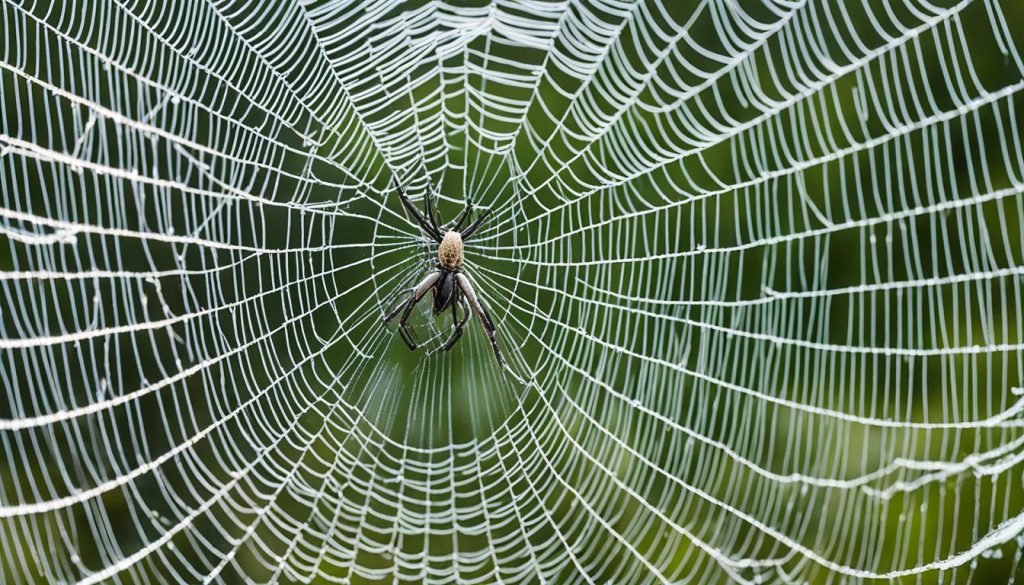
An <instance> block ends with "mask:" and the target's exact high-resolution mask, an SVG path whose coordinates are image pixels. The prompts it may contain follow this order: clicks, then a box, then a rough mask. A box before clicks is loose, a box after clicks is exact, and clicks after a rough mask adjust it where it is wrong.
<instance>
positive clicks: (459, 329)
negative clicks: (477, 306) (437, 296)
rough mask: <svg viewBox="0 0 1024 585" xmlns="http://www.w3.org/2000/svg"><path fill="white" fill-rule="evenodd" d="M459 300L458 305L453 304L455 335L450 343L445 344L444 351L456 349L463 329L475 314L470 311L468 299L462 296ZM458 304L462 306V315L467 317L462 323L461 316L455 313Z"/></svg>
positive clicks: (463, 318)
mask: <svg viewBox="0 0 1024 585" xmlns="http://www.w3.org/2000/svg"><path fill="white" fill-rule="evenodd" d="M458 300H459V302H458V303H452V324H454V325H455V333H453V334H452V338H451V339H449V340H448V343H446V344H444V347H443V348H442V349H444V350H445V351H448V350H449V349H451V348H452V347H454V346H455V342H456V341H458V340H459V338H460V337H462V328H463V327H465V326H466V322H467V321H469V316H470V315H472V314H473V313H472V312H471V311H470V310H469V304H468V303H467V302H466V297H465V296H464V295H461V294H460V295H459V299H458ZM457 304H461V305H462V313H463V315H465V316H464V317H462V320H461V321H459V315H458V313H457V312H456V311H455V306H456V305H457Z"/></svg>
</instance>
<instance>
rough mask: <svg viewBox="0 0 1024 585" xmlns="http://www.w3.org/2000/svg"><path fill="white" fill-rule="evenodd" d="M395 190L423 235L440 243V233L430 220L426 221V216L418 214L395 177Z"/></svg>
mask: <svg viewBox="0 0 1024 585" xmlns="http://www.w3.org/2000/svg"><path fill="white" fill-rule="evenodd" d="M395 190H396V191H398V199H399V200H401V202H402V206H403V207H405V210H406V211H407V212H408V213H409V214H410V215H412V217H413V219H414V220H416V223H417V224H418V225H419V226H420V230H421V231H422V232H423V235H425V236H427V237H428V238H430V239H432V240H434V241H435V242H437V243H441V233H440V232H439V231H438V230H437V228H435V227H434V226H433V225H431V223H432V222H428V221H427V218H425V217H423V216H422V215H420V212H419V211H418V210H417V209H416V206H415V205H413V204H412V201H409V196H408V195H406V194H405V189H402V186H401V185H399V184H398V179H395Z"/></svg>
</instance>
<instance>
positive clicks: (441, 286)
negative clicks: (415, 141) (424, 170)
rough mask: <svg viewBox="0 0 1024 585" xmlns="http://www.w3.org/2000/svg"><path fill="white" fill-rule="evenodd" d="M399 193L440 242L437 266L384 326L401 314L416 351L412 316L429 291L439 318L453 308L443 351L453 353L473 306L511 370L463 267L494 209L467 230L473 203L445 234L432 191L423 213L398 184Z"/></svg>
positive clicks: (423, 227) (405, 332) (425, 199)
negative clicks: (451, 328) (451, 329)
mask: <svg viewBox="0 0 1024 585" xmlns="http://www.w3.org/2000/svg"><path fill="white" fill-rule="evenodd" d="M395 190H396V192H397V193H398V197H399V199H401V200H402V205H403V206H405V209H406V210H407V211H408V212H409V213H410V214H412V216H413V218H414V219H415V220H416V223H417V224H419V227H420V230H421V231H422V232H423V234H424V235H425V236H427V237H428V238H430V239H431V240H433V241H435V242H437V266H436V267H435V268H434V270H431V271H430V273H429V274H427V276H426V278H424V279H423V280H422V281H420V283H419V284H418V285H416V287H415V288H413V289H412V294H411V295H410V296H409V299H408V300H406V301H403V302H402V303H400V304H399V305H398V306H397V307H395V309H394V310H393V311H391V313H390V314H388V315H387V316H386V317H384V324H385V325H390V324H391V321H393V320H394V318H395V317H396V316H397V315H398V313H400V312H401V313H402V318H401V319H400V320H399V321H398V331H399V332H400V333H401V335H402V340H403V341H405V344H406V345H408V346H409V349H410V350H413V351H415V350H416V348H417V347H418V345H417V344H416V340H415V339H414V338H413V331H412V326H410V325H409V316H410V315H412V310H413V307H415V306H416V303H418V302H419V301H420V299H422V298H423V296H424V295H426V294H427V291H430V292H432V293H433V300H434V314H435V315H440V314H441V313H443V312H444V311H445V310H447V309H448V308H449V307H450V308H451V311H452V323H453V324H454V326H455V331H454V332H453V333H452V336H451V338H449V339H448V341H447V343H445V344H444V347H443V348H442V349H444V351H448V350H450V349H451V348H452V347H453V346H454V345H455V343H456V342H457V341H458V340H459V338H460V337H462V328H463V327H464V326H465V325H466V322H467V321H469V317H470V315H471V314H472V313H471V311H470V307H472V309H473V312H476V315H477V318H479V319H480V324H481V325H482V326H483V328H484V331H485V332H486V333H487V338H488V339H490V341H491V347H492V348H494V356H495V357H496V358H498V363H499V364H501V366H502V367H504V368H506V369H507V368H508V364H507V363H506V362H505V358H504V356H502V354H501V349H500V348H499V347H498V340H497V339H496V338H495V327H494V322H493V321H491V316H490V313H488V312H487V308H486V307H484V305H483V304H482V303H481V302H480V299H479V298H477V296H476V291H475V290H474V289H473V282H472V280H470V278H469V275H468V274H466V273H465V272H463V270H462V264H463V261H464V260H465V256H464V254H463V245H464V244H465V243H466V242H468V241H469V239H470V238H471V237H472V236H473V234H474V233H475V232H476V230H477V229H478V228H479V227H480V225H481V224H482V223H483V221H484V220H485V219H486V218H487V215H488V214H489V213H490V210H488V211H485V212H484V213H483V214H481V215H480V217H478V218H477V220H476V221H474V222H473V223H472V224H470V225H469V227H467V228H466V229H464V230H463V229H462V225H463V224H464V223H465V222H466V219H468V218H469V215H470V213H471V212H472V210H473V204H472V203H470V204H469V205H467V206H466V208H465V209H463V210H462V214H461V215H460V216H459V217H458V219H457V220H456V221H455V223H454V225H452V227H451V229H447V230H443V231H442V229H441V228H440V227H438V225H437V224H438V221H437V218H436V215H437V208H436V205H431V201H430V189H427V191H426V193H424V194H423V213H422V214H421V213H420V212H419V211H418V210H417V209H416V206H415V205H413V204H412V202H411V201H409V197H408V196H406V194H405V191H404V190H403V189H402V187H401V186H400V185H399V184H398V182H397V181H396V182H395ZM458 306H461V307H462V313H463V317H462V319H459V315H458V311H457V309H456V307H458Z"/></svg>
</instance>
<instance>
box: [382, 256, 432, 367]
mask: <svg viewBox="0 0 1024 585" xmlns="http://www.w3.org/2000/svg"><path fill="white" fill-rule="evenodd" d="M440 278H441V271H440V270H435V271H433V272H431V273H430V274H428V275H427V276H426V278H424V279H423V280H422V281H421V282H420V283H419V284H418V285H417V286H416V288H414V289H413V291H412V295H411V296H410V297H409V300H407V301H405V302H403V303H401V304H399V305H398V306H397V307H395V309H394V310H393V311H391V312H390V313H388V315H387V316H386V317H384V324H385V325H388V324H390V323H391V321H392V320H394V318H395V316H397V315H398V313H399V312H401V311H402V310H403V309H404V312H403V313H402V319H401V320H400V321H399V322H398V330H399V333H400V334H401V335H402V340H403V341H405V344H406V345H408V346H409V349H411V350H415V349H416V347H417V345H416V341H415V340H414V339H413V336H412V328H411V327H409V324H408V321H409V315H411V314H412V309H413V307H415V306H416V303H418V302H419V300H420V299H422V298H423V295H425V294H427V291H428V290H431V289H432V288H433V287H434V285H436V284H437V281H438V279H440Z"/></svg>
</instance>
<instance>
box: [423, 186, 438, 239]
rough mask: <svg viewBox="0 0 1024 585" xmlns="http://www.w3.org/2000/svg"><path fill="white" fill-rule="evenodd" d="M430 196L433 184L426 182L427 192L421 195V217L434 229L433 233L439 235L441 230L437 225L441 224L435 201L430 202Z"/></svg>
mask: <svg viewBox="0 0 1024 585" xmlns="http://www.w3.org/2000/svg"><path fill="white" fill-rule="evenodd" d="M431 195H434V184H433V183H431V182H429V181H427V190H426V192H424V193H423V215H425V216H426V218H427V221H429V222H430V225H431V226H432V227H433V228H434V231H435V232H437V233H438V234H440V233H441V228H440V227H438V225H439V224H440V223H441V221H440V217H439V214H438V212H437V200H436V199H435V200H434V201H433V202H431V201H430V197H431Z"/></svg>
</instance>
